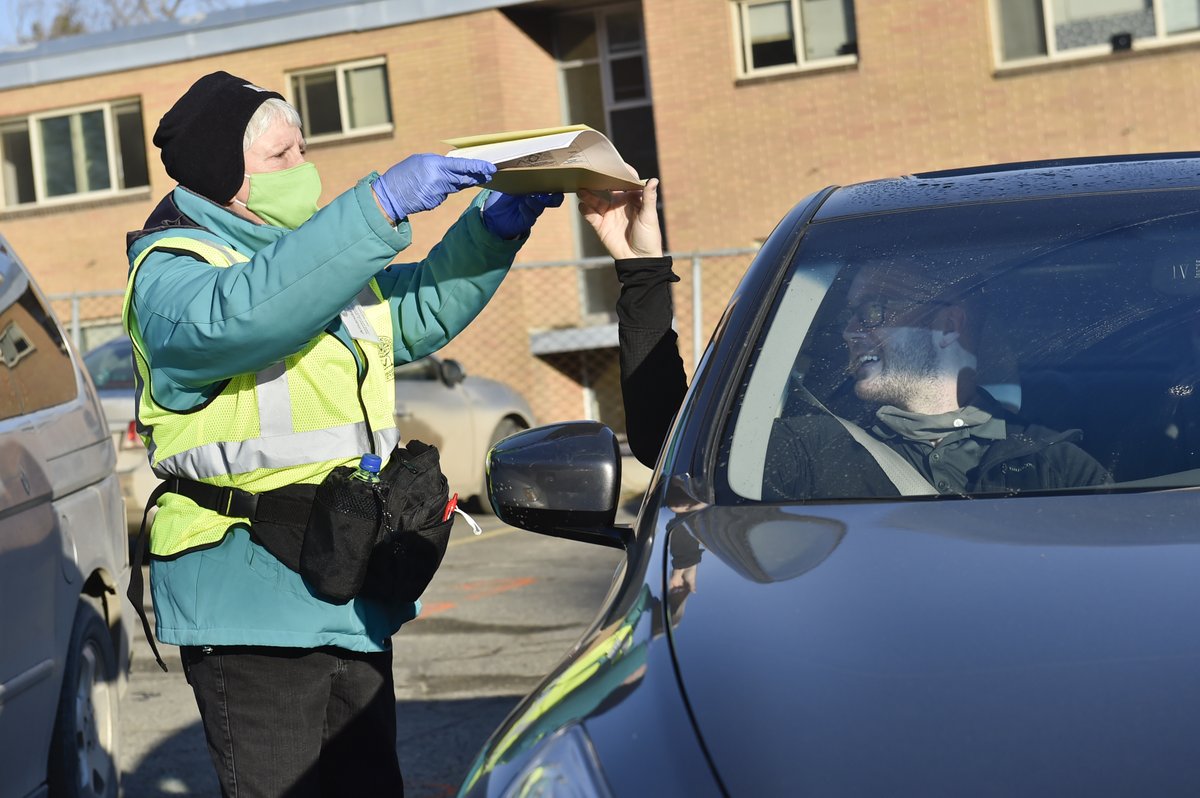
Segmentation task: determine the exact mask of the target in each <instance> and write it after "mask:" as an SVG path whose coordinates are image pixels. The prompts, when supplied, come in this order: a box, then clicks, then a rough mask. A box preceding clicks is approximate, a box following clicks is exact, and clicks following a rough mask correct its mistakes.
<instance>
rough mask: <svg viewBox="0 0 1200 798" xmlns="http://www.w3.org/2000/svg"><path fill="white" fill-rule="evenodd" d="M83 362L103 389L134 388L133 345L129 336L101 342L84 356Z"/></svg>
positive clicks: (93, 379) (130, 389) (98, 385)
mask: <svg viewBox="0 0 1200 798" xmlns="http://www.w3.org/2000/svg"><path fill="white" fill-rule="evenodd" d="M83 364H84V365H85V366H87V370H88V374H90V375H92V382H93V383H95V385H96V387H97V388H98V389H100V390H102V391H123V390H128V391H132V390H133V389H134V372H133V347H132V345H131V344H130V342H129V339H128V338H117V339H115V340H112V341H109V342H108V343H106V344H101V345H100V346H98V347H96V348H95V349H93V350H91V351H90V352H88V353H87V354H86V355H84V356H83Z"/></svg>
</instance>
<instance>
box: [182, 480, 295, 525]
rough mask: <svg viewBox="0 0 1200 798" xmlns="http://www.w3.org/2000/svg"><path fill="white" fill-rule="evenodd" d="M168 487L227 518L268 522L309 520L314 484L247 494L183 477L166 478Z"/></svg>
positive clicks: (284, 522)
mask: <svg viewBox="0 0 1200 798" xmlns="http://www.w3.org/2000/svg"><path fill="white" fill-rule="evenodd" d="M167 485H168V488H167V490H168V491H170V492H171V493H178V494H179V495H180V496H186V497H187V498H189V499H191V500H192V501H194V502H195V503H196V504H198V505H200V506H201V507H203V508H205V509H206V510H212V511H213V512H215V513H220V514H221V515H225V516H229V517H230V518H249V519H250V520H251V521H264V522H266V523H269V524H298V525H300V526H304V524H305V523H307V522H308V511H309V508H310V507H311V506H312V501H313V497H314V496H316V494H317V486H316V485H288V486H287V487H285V488H279V489H278V490H272V491H267V492H266V493H250V492H249V491H245V490H241V489H240V488H223V487H220V486H218V485H209V484H208V483H206V482H196V481H195V480H191V479H184V478H182V477H172V478H171V479H168V480H167Z"/></svg>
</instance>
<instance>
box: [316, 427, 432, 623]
mask: <svg viewBox="0 0 1200 798" xmlns="http://www.w3.org/2000/svg"><path fill="white" fill-rule="evenodd" d="M353 473H354V469H353V468H350V467H348V466H341V467H339V468H335V469H334V470H333V471H331V472H330V473H329V475H328V476H327V477H326V478H325V480H324V481H323V482H321V484H320V485H318V486H317V491H316V496H315V498H314V499H313V504H312V510H311V512H310V513H309V516H308V524H307V526H306V527H305V529H304V536H303V541H302V543H301V547H300V557H299V567H298V568H297V569H296V570H298V571H299V573H300V575H301V576H303V577H304V579H305V580H306V581H307V582H308V583H309V585H310V586H311V587H312V588H313V589H314V590H315V591H317V592H318V593H319V594H320V595H321V596H322V597H324V598H326V599H329V600H331V601H335V602H339V603H341V602H346V601H349V600H350V599H352V598H354V597H355V596H359V595H362V596H366V597H369V598H374V599H381V600H384V601H415V600H416V599H417V598H419V597H420V595H421V594H422V593H423V592H424V591H425V588H426V587H428V585H429V582H430V580H432V579H433V575H434V573H436V572H437V569H438V567H439V566H440V565H441V564H442V557H443V556H444V555H445V553H446V546H447V544H448V543H449V541H450V528H451V527H452V526H453V525H454V522H453V520H451V519H449V518H445V517H444V516H445V513H446V505H447V502H448V500H449V485H448V484H447V482H446V477H445V475H443V474H442V469H441V458H440V457H439V456H438V450H437V448H436V447H433V446H430V445H429V444H427V443H422V442H421V441H409V442H408V444H407V445H406V446H405V447H404V448H400V447H396V449H394V450H393V451H392V454H391V457H390V458H389V459H388V464H387V466H385V467H384V469H383V470H382V471H381V472H380V473H379V481H378V482H374V483H368V482H362V481H360V480H357V479H351V474H353Z"/></svg>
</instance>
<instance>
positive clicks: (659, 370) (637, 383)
mask: <svg viewBox="0 0 1200 798" xmlns="http://www.w3.org/2000/svg"><path fill="white" fill-rule="evenodd" d="M616 267H617V279H618V280H620V282H621V295H620V297H619V298H618V299H617V322H618V324H617V330H618V341H619V345H620V356H621V396H622V398H623V400H624V403H625V431H626V434H627V435H628V438H629V448H630V450H631V451H632V452H633V456H634V457H636V458H637V459H638V461H639V462H641V463H643V464H645V465H647V466H649V467H651V468H653V467H654V463H655V461H656V460H658V453H659V450H660V449H662V445H663V442H664V441H665V440H666V438H667V430H668V429H669V428H670V426H671V421H672V420H673V419H674V418H675V413H676V412H677V411H678V410H679V406H680V405H681V404H682V403H683V395H684V393H686V392H687V377H686V375H685V374H684V371H683V360H682V359H681V358H680V357H679V345H678V341H677V337H676V335H675V331H674V330H672V329H671V318H672V314H673V309H672V306H671V285H670V284H671V283H675V282H678V281H679V278H678V277H676V276H675V274H674V273H673V272H672V271H671V258H670V257H663V258H629V259H627V260H618V261H617V262H616Z"/></svg>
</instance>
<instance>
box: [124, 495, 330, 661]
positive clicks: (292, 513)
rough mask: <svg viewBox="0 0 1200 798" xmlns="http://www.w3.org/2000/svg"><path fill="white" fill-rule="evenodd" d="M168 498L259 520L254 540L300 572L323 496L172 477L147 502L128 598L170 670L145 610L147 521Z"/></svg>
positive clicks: (134, 556)
mask: <svg viewBox="0 0 1200 798" xmlns="http://www.w3.org/2000/svg"><path fill="white" fill-rule="evenodd" d="M164 493H178V494H179V495H180V496H186V497H187V498H189V499H191V500H192V501H194V502H195V503H196V504H197V505H199V506H201V507H204V508H205V509H208V510H212V511H213V512H216V513H220V514H221V515H224V516H227V517H229V518H248V519H250V520H251V521H258V522H259V523H260V525H261V529H258V530H254V529H252V530H251V535H252V536H254V537H255V538H256V539H257V540H258V542H259V543H260V544H262V545H264V547H265V548H267V549H268V550H269V551H271V553H272V554H274V555H275V556H276V557H278V558H279V559H280V561H281V562H283V563H284V565H287V566H288V567H289V568H291V569H292V570H296V569H297V568H298V563H299V558H300V540H301V533H302V532H303V530H304V526H305V524H306V523H307V522H308V515H309V512H310V510H311V509H312V503H313V499H314V497H315V496H316V495H317V486H316V485H288V486H287V487H284V488H279V489H277V490H272V491H267V492H266V493H251V492H249V491H246V490H241V489H240V488H223V487H220V486H218V485H209V484H208V483H206V482H196V481H195V480H191V479H185V478H183V477H170V478H168V479H167V480H166V481H165V482H162V483H161V484H159V486H158V487H157V488H155V489H154V492H153V493H151V494H150V498H149V499H148V500H147V501H146V509H145V511H144V512H143V513H142V526H141V529H139V530H138V536H137V542H136V543H134V545H133V562H132V563H131V564H130V573H129V590H128V592H127V593H126V595H127V596H128V597H129V601H130V603H131V604H133V608H134V609H135V610H136V611H137V614H138V618H140V619H141V621H142V630H143V631H144V632H145V633H146V641H147V642H148V643H149V644H150V650H151V651H153V652H154V659H155V661H156V662H157V663H158V666H159V667H160V668H162V669H163V670H164V671H165V670H166V669H167V665H166V663H165V662H163V660H162V656H160V655H159V653H158V646H157V645H156V644H155V641H154V633H153V632H152V631H151V630H150V620H149V619H148V618H147V617H146V610H145V607H144V606H143V600H144V598H145V592H146V588H145V585H144V583H143V581H142V558H143V557H144V556H145V553H146V549H147V548H149V540H148V539H147V537H148V536H147V535H146V519H147V518H149V516H150V508H151V507H153V506H155V505H156V504H158V500H159V497H161V496H162V495H163V494H164ZM256 533H257V534H256Z"/></svg>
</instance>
